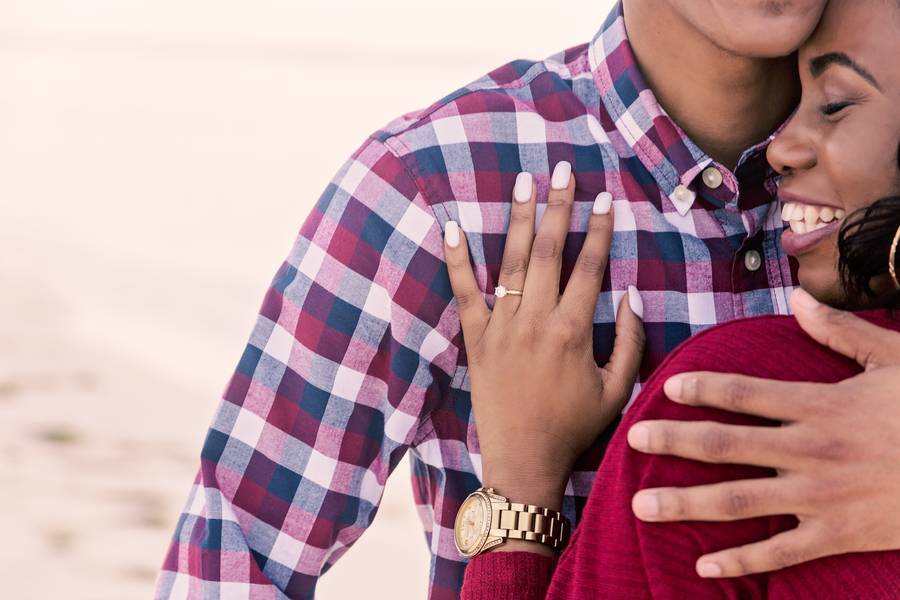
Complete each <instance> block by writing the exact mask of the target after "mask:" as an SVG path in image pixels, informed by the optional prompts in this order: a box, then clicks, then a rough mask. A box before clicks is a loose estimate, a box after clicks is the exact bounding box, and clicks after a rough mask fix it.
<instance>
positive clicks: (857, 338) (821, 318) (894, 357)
mask: <svg viewBox="0 0 900 600" xmlns="http://www.w3.org/2000/svg"><path fill="white" fill-rule="evenodd" d="M791 308H792V309H793V311H794V316H795V317H796V318H797V321H798V322H799V323H800V327H802V328H803V331H805V332H806V333H807V334H809V336H810V337H811V338H813V339H814V340H816V341H817V342H819V343H820V344H822V345H823V346H827V347H828V348H831V349H832V350H834V351H835V352H839V353H840V354H843V355H844V356H846V357H848V358H852V359H853V360H855V361H856V362H858V363H859V364H860V365H861V366H862V367H863V368H864V369H866V370H869V369H874V368H875V367H883V366H887V365H900V333H897V332H894V331H890V330H888V329H884V328H882V327H878V326H877V325H873V324H872V323H869V322H868V321H865V320H863V319H860V318H859V317H857V316H856V315H854V314H852V313H849V312H844V311H842V310H837V309H834V308H831V307H830V306H827V305H825V304H822V303H820V302H819V301H818V300H816V299H815V298H813V297H812V296H811V295H810V294H809V293H808V292H806V291H804V290H802V289H797V290H794V293H793V294H792V295H791Z"/></svg>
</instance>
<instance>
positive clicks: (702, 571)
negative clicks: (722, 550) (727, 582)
mask: <svg viewBox="0 0 900 600" xmlns="http://www.w3.org/2000/svg"><path fill="white" fill-rule="evenodd" d="M697 575H699V576H700V577H721V576H722V567H720V566H719V565H717V564H716V563H714V562H702V563H700V564H698V565H697Z"/></svg>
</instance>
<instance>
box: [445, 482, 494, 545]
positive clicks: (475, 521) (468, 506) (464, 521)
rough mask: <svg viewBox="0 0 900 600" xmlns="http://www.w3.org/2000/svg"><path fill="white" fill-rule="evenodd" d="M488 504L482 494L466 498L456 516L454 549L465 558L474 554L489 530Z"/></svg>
mask: <svg viewBox="0 0 900 600" xmlns="http://www.w3.org/2000/svg"><path fill="white" fill-rule="evenodd" d="M490 525H491V523H490V502H489V501H488V500H487V498H486V497H485V496H483V495H482V494H472V495H471V496H469V497H468V498H466V500H465V502H463V505H462V506H461V507H460V509H459V512H458V513H457V514H456V526H455V528H454V530H455V537H456V547H457V548H458V549H459V551H460V553H462V554H463V555H465V556H471V555H473V554H475V553H476V552H477V551H478V550H479V549H480V548H481V545H482V544H483V543H484V540H485V538H486V537H487V534H488V530H489V529H490Z"/></svg>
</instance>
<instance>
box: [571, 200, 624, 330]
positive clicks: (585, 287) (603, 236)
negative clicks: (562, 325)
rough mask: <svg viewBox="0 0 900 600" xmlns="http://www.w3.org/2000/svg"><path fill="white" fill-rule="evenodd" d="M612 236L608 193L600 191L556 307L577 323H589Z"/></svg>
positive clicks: (601, 282) (610, 205) (591, 321)
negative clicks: (573, 264) (576, 257)
mask: <svg viewBox="0 0 900 600" xmlns="http://www.w3.org/2000/svg"><path fill="white" fill-rule="evenodd" d="M612 236H613V215H612V194H610V193H609V192H600V193H599V194H597V198H596V199H595V200H594V205H593V208H592V209H591V216H590V217H589V219H588V230H587V237H585V239H584V246H582V248H581V252H579V254H578V260H576V261H575V268H574V269H573V270H572V275H571V277H569V281H568V283H567V284H566V289H565V291H564V292H563V295H562V298H561V299H560V302H559V308H560V309H561V310H563V311H565V312H567V313H569V314H571V315H572V317H571V318H572V319H574V320H575V321H576V322H577V323H579V324H580V325H581V326H583V327H589V326H590V325H591V324H592V323H593V317H594V308H595V307H596V306H597V296H599V295H600V288H601V286H602V285H603V275H604V274H605V273H606V266H607V264H608V260H609V247H610V244H611V243H612Z"/></svg>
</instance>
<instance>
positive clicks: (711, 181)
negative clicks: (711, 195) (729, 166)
mask: <svg viewBox="0 0 900 600" xmlns="http://www.w3.org/2000/svg"><path fill="white" fill-rule="evenodd" d="M703 183H704V185H706V187H708V188H709V189H711V190H715V189H718V187H719V186H720V185H722V172H721V171H719V170H718V169H717V168H715V167H707V168H705V169H703Z"/></svg>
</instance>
